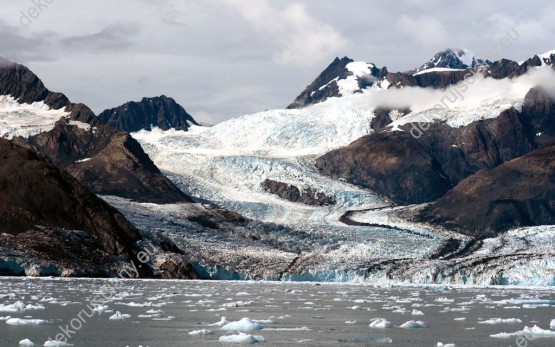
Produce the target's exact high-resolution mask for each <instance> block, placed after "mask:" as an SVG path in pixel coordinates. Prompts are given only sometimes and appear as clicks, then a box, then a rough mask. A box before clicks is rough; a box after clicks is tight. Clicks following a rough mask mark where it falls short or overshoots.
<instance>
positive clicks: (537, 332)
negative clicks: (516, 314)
mask: <svg viewBox="0 0 555 347" xmlns="http://www.w3.org/2000/svg"><path fill="white" fill-rule="evenodd" d="M490 336H491V337H495V338H499V339H508V338H514V337H520V336H524V337H527V338H531V337H534V338H539V337H554V338H555V331H553V330H544V329H542V328H540V327H539V326H537V325H534V326H533V327H532V328H529V327H524V329H522V331H516V332H514V333H499V334H493V335H490Z"/></svg>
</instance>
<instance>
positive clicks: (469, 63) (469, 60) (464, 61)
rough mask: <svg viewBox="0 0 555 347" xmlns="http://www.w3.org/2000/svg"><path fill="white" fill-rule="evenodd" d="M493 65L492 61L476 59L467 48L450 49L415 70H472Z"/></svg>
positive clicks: (437, 54)
mask: <svg viewBox="0 0 555 347" xmlns="http://www.w3.org/2000/svg"><path fill="white" fill-rule="evenodd" d="M488 64H491V62H490V61H488V60H484V59H480V58H478V57H476V55H475V54H474V53H472V52H471V51H470V50H468V49H465V48H449V49H446V50H444V51H442V52H439V53H436V54H435V55H434V57H433V58H432V59H430V60H429V61H428V62H427V63H425V64H423V65H422V66H420V67H419V68H418V69H416V70H415V72H416V73H418V72H421V71H424V70H429V69H434V68H447V69H459V70H464V69H470V68H473V67H477V66H482V65H488Z"/></svg>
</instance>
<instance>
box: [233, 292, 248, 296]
mask: <svg viewBox="0 0 555 347" xmlns="http://www.w3.org/2000/svg"><path fill="white" fill-rule="evenodd" d="M235 296H250V294H249V293H247V292H239V293H237V294H235Z"/></svg>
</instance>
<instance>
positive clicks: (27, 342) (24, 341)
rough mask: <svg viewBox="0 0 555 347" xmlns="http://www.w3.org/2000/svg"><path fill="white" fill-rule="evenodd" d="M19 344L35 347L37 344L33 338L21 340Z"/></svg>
mask: <svg viewBox="0 0 555 347" xmlns="http://www.w3.org/2000/svg"><path fill="white" fill-rule="evenodd" d="M19 345H20V346H25V347H33V346H34V345H35V344H34V343H33V341H31V340H29V339H25V340H21V341H19Z"/></svg>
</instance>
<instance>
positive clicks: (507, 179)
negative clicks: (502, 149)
mask: <svg viewBox="0 0 555 347" xmlns="http://www.w3.org/2000/svg"><path fill="white" fill-rule="evenodd" d="M419 217H420V219H421V220H425V221H431V222H433V223H437V224H441V225H442V226H444V227H448V228H454V229H456V230H459V231H460V232H461V233H463V234H467V235H472V236H477V237H484V236H490V235H492V234H494V233H497V232H501V231H505V230H508V229H511V228H514V227H518V226H534V225H545V224H554V223H555V145H550V146H547V147H545V148H542V149H538V150H536V151H534V152H532V153H530V154H527V155H525V156H522V157H520V158H517V159H514V160H511V161H509V162H506V163H504V164H501V165H499V166H497V167H496V168H494V169H491V170H481V171H479V172H478V173H476V174H475V175H473V176H471V177H469V178H467V179H465V180H463V181H462V182H460V183H459V184H458V185H457V186H456V187H455V188H454V189H453V190H451V191H449V192H448V193H447V194H445V196H443V197H442V198H441V199H439V200H438V201H436V202H434V203H433V204H431V205H430V206H428V207H427V208H426V209H424V210H423V211H422V212H421V214H420V216H419Z"/></svg>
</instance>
